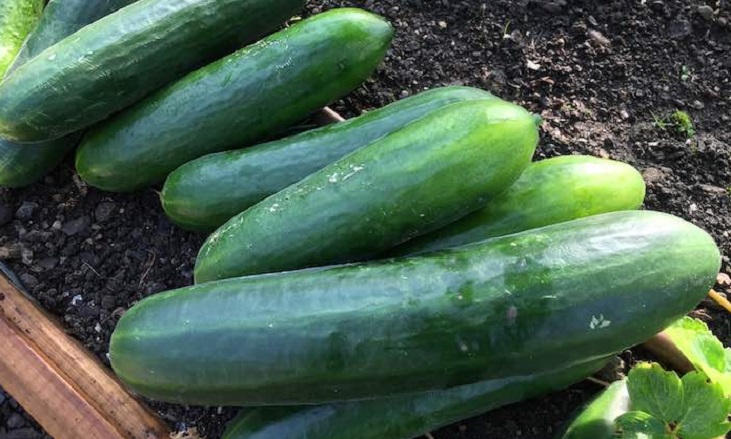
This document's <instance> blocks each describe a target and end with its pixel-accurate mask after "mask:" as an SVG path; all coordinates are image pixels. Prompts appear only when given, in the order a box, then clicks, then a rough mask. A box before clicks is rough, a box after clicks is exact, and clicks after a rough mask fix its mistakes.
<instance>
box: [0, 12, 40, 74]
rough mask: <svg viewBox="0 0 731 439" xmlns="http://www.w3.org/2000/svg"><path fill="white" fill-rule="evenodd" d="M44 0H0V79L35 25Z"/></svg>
mask: <svg viewBox="0 0 731 439" xmlns="http://www.w3.org/2000/svg"><path fill="white" fill-rule="evenodd" d="M44 5H45V0H0V79H2V78H3V76H5V71H6V70H7V69H8V68H9V67H10V64H12V62H13V59H15V57H16V55H17V54H18V52H19V51H20V48H21V46H22V45H23V41H24V40H25V37H26V36H27V35H28V34H29V33H30V32H31V31H32V30H33V28H35V27H36V25H37V24H38V20H39V18H40V17H41V13H42V12H43V6H44Z"/></svg>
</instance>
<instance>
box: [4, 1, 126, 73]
mask: <svg viewBox="0 0 731 439" xmlns="http://www.w3.org/2000/svg"><path fill="white" fill-rule="evenodd" d="M135 1H137V0H104V1H94V2H90V1H88V0H51V1H49V2H48V5H46V8H45V9H44V10H43V15H41V19H40V21H39V22H38V26H37V27H36V28H35V30H33V32H31V34H30V35H29V36H28V39H26V40H25V42H24V43H23V47H22V48H21V49H20V52H19V53H18V56H17V57H16V58H15V60H14V61H13V65H12V66H11V67H10V69H9V70H8V73H7V74H8V75H9V74H10V73H12V72H13V70H15V69H17V68H18V67H20V66H21V65H23V64H25V63H26V62H27V61H29V60H30V59H32V58H34V57H36V56H37V55H38V54H40V53H41V52H43V51H44V50H46V49H47V48H49V47H50V46H53V45H54V44H56V43H58V42H59V41H61V40H62V39H64V38H66V37H67V36H69V35H71V34H73V33H74V32H76V31H78V30H79V29H81V28H82V27H84V26H86V25H88V24H89V23H93V22H95V21H97V20H99V19H100V18H102V17H104V16H106V15H109V14H111V13H112V12H115V11H117V10H118V9H121V8H123V7H125V6H127V5H129V4H132V3H134V2H135Z"/></svg>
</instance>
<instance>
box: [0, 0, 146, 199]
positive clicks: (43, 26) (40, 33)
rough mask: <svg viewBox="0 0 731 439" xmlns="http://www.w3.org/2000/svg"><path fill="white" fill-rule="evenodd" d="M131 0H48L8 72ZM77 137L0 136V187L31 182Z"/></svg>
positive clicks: (78, 136)
mask: <svg viewBox="0 0 731 439" xmlns="http://www.w3.org/2000/svg"><path fill="white" fill-rule="evenodd" d="M133 1H134V0H105V1H93V2H90V1H88V0H51V1H50V2H48V5H47V6H46V8H45V10H44V11H43V15H42V16H41V20H40V22H39V23H38V26H37V27H36V28H35V30H34V31H33V32H32V33H31V34H30V35H29V36H28V39H26V41H25V43H24V44H23V47H22V48H21V50H20V53H19V54H18V56H17V57H16V58H15V61H13V65H12V66H11V67H10V69H9V70H8V74H10V73H11V72H12V71H13V70H15V69H17V68H18V67H20V66H21V65H22V64H24V63H25V62H26V61H28V60H29V59H31V58H33V57H35V56H36V55H38V54H39V53H41V52H42V51H43V50H45V49H46V48H47V47H49V46H52V45H53V44H55V43H57V42H58V41H60V40H62V39H64V38H65V37H67V36H69V35H71V34H72V33H74V32H76V31H77V30H79V29H81V28H82V27H84V26H86V25H87V24H89V23H92V22H94V21H96V20H98V19H100V18H101V17H104V16H105V15H108V14H111V13H112V12H114V11H116V10H117V9H119V8H121V7H124V6H127V5H128V4H130V3H132V2H133ZM79 140H81V134H80V133H77V134H70V135H69V136H66V137H62V138H60V139H58V140H54V141H51V142H42V143H35V144H20V143H15V142H11V141H9V140H4V139H0V186H8V187H20V186H26V185H29V184H32V183H34V182H35V181H37V180H38V179H40V178H42V177H43V176H44V175H46V174H47V173H48V172H50V171H51V170H52V169H53V168H55V167H56V166H57V165H58V164H59V163H60V162H61V160H63V158H64V156H65V155H66V154H67V153H68V152H69V151H70V150H71V149H72V148H73V147H75V146H76V144H78V143H79Z"/></svg>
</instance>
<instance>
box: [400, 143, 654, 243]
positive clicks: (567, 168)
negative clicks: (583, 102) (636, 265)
mask: <svg viewBox="0 0 731 439" xmlns="http://www.w3.org/2000/svg"><path fill="white" fill-rule="evenodd" d="M644 198H645V182H644V180H643V179H642V174H640V173H639V172H638V171H637V170H636V169H635V168H633V167H632V166H630V165H627V164H625V163H620V162H616V161H612V160H604V159H599V158H595V157H589V156H564V157H556V158H552V159H547V160H543V161H540V162H536V163H533V164H531V165H530V166H528V169H526V171H525V172H524V173H523V175H521V176H520V179H518V181H517V182H515V184H514V185H513V186H511V187H510V189H508V190H507V191H506V192H505V193H503V194H502V195H500V197H498V198H497V199H496V200H495V201H493V202H491V203H490V204H488V206H487V207H485V208H484V209H482V210H479V211H477V212H475V213H473V214H471V215H468V216H466V217H465V218H462V219H461V220H459V221H457V222H455V223H452V224H450V225H448V226H447V227H445V228H443V229H440V230H437V231H436V232H433V233H430V234H428V235H425V236H421V237H419V238H416V239H414V240H412V241H409V242H407V243H405V244H404V245H401V246H399V247H397V248H395V249H393V250H392V251H390V252H389V253H388V254H389V255H391V256H396V255H408V254H419V253H425V252H430V251H435V250H440V249H443V248H449V247H457V246H460V245H464V244H469V243H471V242H476V241H482V240H484V239H487V238H492V237H495V236H502V235H508V234H511V233H516V232H521V231H523V230H528V229H534V228H537V227H543V226H547V225H550V224H556V223H560V222H564V221H570V220H573V219H577V218H583V217H585V216H590V215H596V214H599V213H606V212H614V211H617V210H634V209H637V208H639V207H640V205H642V202H643V201H644Z"/></svg>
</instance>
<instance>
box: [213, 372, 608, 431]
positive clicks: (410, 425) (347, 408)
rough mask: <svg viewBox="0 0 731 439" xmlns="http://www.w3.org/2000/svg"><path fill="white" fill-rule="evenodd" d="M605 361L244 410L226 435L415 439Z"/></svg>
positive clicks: (565, 382)
mask: <svg viewBox="0 0 731 439" xmlns="http://www.w3.org/2000/svg"><path fill="white" fill-rule="evenodd" d="M605 363H606V360H598V361H597V360H594V361H590V362H588V363H582V364H579V365H574V366H571V367H569V368H565V369H559V370H554V371H550V372H540V373H535V374H531V375H526V376H517V377H510V378H503V379H498V380H488V381H483V382H480V383H476V384H468V385H464V386H459V387H455V388H453V389H449V390H443V391H439V392H429V393H420V394H415V395H405V396H398V397H393V398H387V399H378V400H368V401H352V402H346V403H340V404H327V405H320V406H310V407H294V408H293V407H263V408H258V409H254V410H245V411H243V412H242V413H241V414H240V415H239V416H238V417H237V418H236V419H235V420H233V421H232V422H231V424H230V425H229V427H228V428H227V429H226V432H225V433H224V435H223V439H353V438H358V439H411V438H415V437H420V436H421V435H424V434H425V433H428V432H430V431H432V430H435V429H437V428H440V427H443V426H446V425H449V424H452V423H454V422H458V421H462V420H464V419H467V418H470V417H472V416H477V415H480V414H482V413H486V412H489V411H490V410H494V409H496V408H499V407H502V406H505V405H508V404H512V403H514V402H518V401H523V400H526V399H529V398H533V397H536V396H539V395H542V394H546V393H549V392H553V391H556V390H560V389H563V388H566V387H568V386H570V385H571V384H573V383H575V382H577V381H579V380H581V379H583V378H585V377H587V376H589V375H591V374H592V373H594V372H596V371H597V370H599V369H600V368H601V367H602V366H603V365H604V364H605Z"/></svg>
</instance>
